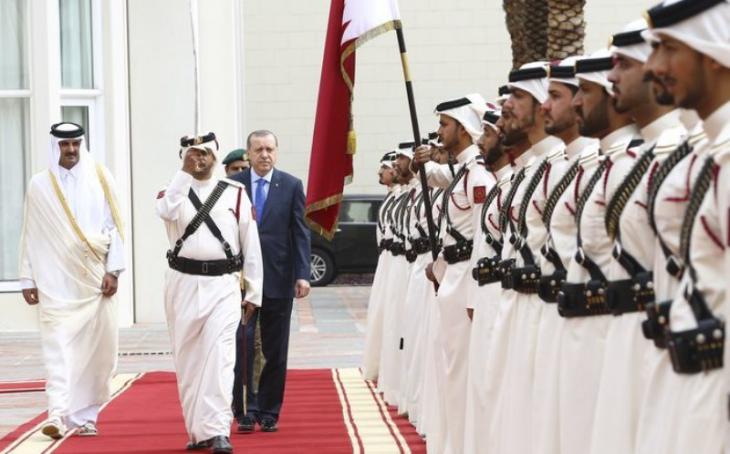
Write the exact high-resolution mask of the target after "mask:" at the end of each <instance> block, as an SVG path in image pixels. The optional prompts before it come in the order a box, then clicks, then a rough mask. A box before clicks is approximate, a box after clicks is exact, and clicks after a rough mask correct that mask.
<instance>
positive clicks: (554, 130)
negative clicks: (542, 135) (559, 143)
mask: <svg viewBox="0 0 730 454" xmlns="http://www.w3.org/2000/svg"><path fill="white" fill-rule="evenodd" d="M573 126H575V116H573V117H572V118H560V119H558V120H553V123H552V124H551V125H550V126H548V125H547V124H546V125H545V132H546V133H548V134H550V135H552V136H554V135H556V134H560V133H561V132H563V131H565V130H567V129H570V128H572V127H573Z"/></svg>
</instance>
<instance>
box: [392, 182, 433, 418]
mask: <svg viewBox="0 0 730 454" xmlns="http://www.w3.org/2000/svg"><path fill="white" fill-rule="evenodd" d="M416 181H418V180H417V179H416ZM428 194H429V197H432V194H433V191H429V193H428ZM415 197H416V198H415V200H414V203H412V204H411V206H410V209H409V213H408V214H407V215H406V218H407V228H406V230H407V234H408V245H409V246H408V248H409V249H413V248H414V245H415V242H417V241H426V242H428V225H427V223H426V209H425V207H424V201H423V192H422V191H421V187H420V183H419V184H418V185H417V189H416V193H415ZM432 261H433V256H432V254H431V251H430V250H429V251H426V252H423V253H421V254H418V255H417V256H416V260H415V262H414V263H413V264H412V265H411V273H410V277H409V278H408V290H407V291H406V299H405V305H404V308H405V313H404V317H403V322H404V324H405V327H406V331H405V336H404V344H403V356H404V358H403V361H402V366H401V376H402V377H403V389H402V391H403V396H402V398H401V399H400V402H399V403H400V407H399V409H398V411H399V412H400V413H408V419H409V420H410V421H411V423H412V424H414V425H416V424H417V423H418V420H419V418H420V413H421V410H420V404H421V396H422V393H421V391H422V389H423V373H424V365H425V352H426V339H425V338H424V336H425V326H426V320H427V319H426V314H427V311H426V307H425V305H426V304H428V302H429V301H430V300H432V296H435V295H436V293H435V288H434V285H433V283H432V282H431V281H429V280H428V279H427V278H426V266H427V265H428V264H429V263H431V262H432Z"/></svg>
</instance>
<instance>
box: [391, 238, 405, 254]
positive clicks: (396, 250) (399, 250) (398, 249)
mask: <svg viewBox="0 0 730 454" xmlns="http://www.w3.org/2000/svg"><path fill="white" fill-rule="evenodd" d="M390 253H391V254H393V257H396V256H399V255H405V253H406V246H405V245H404V244H403V243H398V242H395V241H393V244H392V245H391V246H390Z"/></svg>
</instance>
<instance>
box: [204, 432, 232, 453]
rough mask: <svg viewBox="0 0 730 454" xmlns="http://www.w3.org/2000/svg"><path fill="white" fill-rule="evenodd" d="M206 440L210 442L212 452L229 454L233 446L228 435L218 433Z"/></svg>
mask: <svg viewBox="0 0 730 454" xmlns="http://www.w3.org/2000/svg"><path fill="white" fill-rule="evenodd" d="M208 442H209V443H210V452H212V453H214V454H229V453H232V452H233V446H231V442H230V440H228V437H224V436H223V435H218V436H217V437H213V438H211V439H210V440H208Z"/></svg>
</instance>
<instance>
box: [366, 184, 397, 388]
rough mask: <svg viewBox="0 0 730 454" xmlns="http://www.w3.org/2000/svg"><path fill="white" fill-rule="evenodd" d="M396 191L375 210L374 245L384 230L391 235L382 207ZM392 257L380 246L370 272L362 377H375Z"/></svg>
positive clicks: (387, 203)
mask: <svg viewBox="0 0 730 454" xmlns="http://www.w3.org/2000/svg"><path fill="white" fill-rule="evenodd" d="M397 195H398V190H396V189H395V188H394V187H393V188H389V190H388V195H387V196H386V197H385V200H383V203H382V204H381V205H380V210H379V211H378V219H379V221H380V222H379V225H378V227H379V228H382V229H383V230H382V231H381V230H378V231H377V232H376V237H377V240H378V245H380V241H381V240H385V239H386V234H387V233H390V237H391V239H392V232H389V231H390V223H389V222H388V220H387V216H386V211H387V210H388V209H390V207H391V204H392V203H393V201H394V200H395V198H396V196H397ZM392 259H393V256H392V255H391V254H390V251H387V250H383V251H381V252H380V255H379V256H378V264H377V266H376V268H375V275H374V276H373V285H372V287H371V288H370V296H369V298H368V313H367V323H366V325H365V327H366V328H365V346H364V348H363V368H362V371H363V376H364V377H365V379H366V380H377V378H378V367H379V365H380V349H381V345H382V340H383V309H384V307H383V301H384V300H385V298H386V295H387V290H388V289H387V287H386V286H385V283H386V281H387V278H388V275H389V270H390V265H391V262H392Z"/></svg>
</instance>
